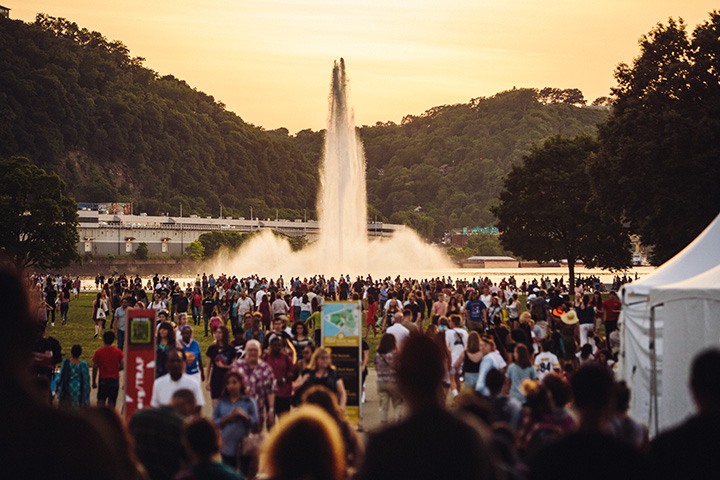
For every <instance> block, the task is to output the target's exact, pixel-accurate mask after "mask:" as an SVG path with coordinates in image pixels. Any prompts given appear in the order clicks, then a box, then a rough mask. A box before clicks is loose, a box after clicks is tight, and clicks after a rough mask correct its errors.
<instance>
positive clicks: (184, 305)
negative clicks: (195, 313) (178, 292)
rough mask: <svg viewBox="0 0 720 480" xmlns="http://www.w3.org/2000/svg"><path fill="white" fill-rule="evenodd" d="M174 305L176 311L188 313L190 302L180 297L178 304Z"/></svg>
mask: <svg viewBox="0 0 720 480" xmlns="http://www.w3.org/2000/svg"><path fill="white" fill-rule="evenodd" d="M173 305H176V309H175V311H177V312H178V313H187V310H188V305H190V301H189V300H188V298H187V297H185V296H183V297H178V299H177V302H176V303H174V304H173Z"/></svg>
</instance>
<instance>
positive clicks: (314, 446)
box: [260, 405, 346, 480]
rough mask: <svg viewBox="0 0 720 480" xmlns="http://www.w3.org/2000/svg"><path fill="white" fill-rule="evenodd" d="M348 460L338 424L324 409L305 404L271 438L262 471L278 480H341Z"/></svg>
mask: <svg viewBox="0 0 720 480" xmlns="http://www.w3.org/2000/svg"><path fill="white" fill-rule="evenodd" d="M318 452H322V453H323V454H322V455H318ZM345 458H346V457H345V448H344V442H343V439H342V436H341V434H340V429H339V428H338V426H337V422H336V421H335V420H334V419H333V418H332V417H331V416H330V415H329V414H328V413H326V412H325V411H324V410H323V409H322V408H320V407H318V406H315V405H303V406H301V407H300V408H298V409H296V410H293V411H291V412H290V413H288V414H286V415H285V416H284V417H283V421H282V422H281V423H278V424H276V426H275V428H273V429H272V431H271V432H270V434H269V435H268V437H267V439H266V440H265V442H264V444H263V448H262V452H261V454H260V471H261V472H262V473H263V474H264V475H267V476H268V477H269V478H277V479H280V478H297V479H303V478H312V479H315V480H342V479H344V478H346V477H345V465H346V463H345Z"/></svg>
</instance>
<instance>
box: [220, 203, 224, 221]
mask: <svg viewBox="0 0 720 480" xmlns="http://www.w3.org/2000/svg"><path fill="white" fill-rule="evenodd" d="M220 218H221V219H222V218H223V216H222V203H221V204H220Z"/></svg>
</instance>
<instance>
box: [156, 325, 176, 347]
mask: <svg viewBox="0 0 720 480" xmlns="http://www.w3.org/2000/svg"><path fill="white" fill-rule="evenodd" d="M157 333H158V342H159V341H161V340H166V341H167V342H170V343H172V342H174V341H175V329H174V328H173V326H172V323H170V322H162V323H161V324H160V325H159V326H158V332H157Z"/></svg>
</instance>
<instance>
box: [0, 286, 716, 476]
mask: <svg viewBox="0 0 720 480" xmlns="http://www.w3.org/2000/svg"><path fill="white" fill-rule="evenodd" d="M6 277H7V278H5V279H4V281H5V282H8V283H12V282H13V281H17V280H16V279H15V277H13V276H12V275H11V274H6ZM103 280H104V279H103ZM524 283H525V285H523V284H521V285H517V282H515V280H514V279H513V278H512V277H511V278H509V279H507V280H505V279H503V280H502V281H501V282H498V283H497V284H495V283H493V282H491V281H490V280H489V279H478V280H471V281H467V280H452V279H449V278H436V279H428V280H420V281H416V280H412V279H401V278H400V277H398V278H395V279H391V278H386V279H382V280H373V279H372V278H370V277H365V278H360V277H358V278H356V279H355V280H354V281H351V280H350V278H348V277H347V276H340V277H339V278H338V279H337V280H336V279H335V278H333V277H330V278H328V279H326V278H325V277H322V276H315V277H311V278H307V279H302V280H301V279H299V278H291V279H290V280H289V281H287V282H286V281H285V280H284V279H283V278H282V277H279V278H278V279H263V278H258V277H256V276H253V277H248V278H236V277H230V276H226V275H220V276H219V277H218V278H215V277H214V276H213V275H210V276H205V275H202V276H200V275H198V278H197V279H196V281H195V282H191V284H190V285H179V284H178V283H176V282H174V281H173V280H171V279H169V278H167V277H159V276H156V277H155V278H153V279H151V280H150V281H149V282H147V283H144V282H143V280H142V279H141V278H140V277H135V278H131V277H126V276H124V275H121V276H113V277H110V278H109V279H108V281H106V282H105V283H102V282H98V289H99V293H98V295H97V298H96V300H95V302H94V304H93V320H96V321H102V322H105V321H106V319H107V320H109V321H110V324H111V325H113V328H111V329H110V330H107V331H106V330H104V328H102V327H103V325H102V324H101V325H100V328H99V329H98V330H96V333H97V334H100V335H101V336H102V338H103V344H104V345H103V347H101V348H100V349H98V351H97V352H95V354H94V356H93V367H92V375H91V378H92V379H91V380H90V376H89V375H88V367H87V364H86V363H85V362H84V361H82V360H80V359H79V358H80V355H81V353H82V352H81V351H80V352H78V351H77V349H76V348H75V347H73V349H72V352H71V357H70V358H68V359H66V360H64V361H63V367H62V368H61V370H60V371H61V374H60V377H61V378H62V379H63V380H62V382H63V386H62V387H60V390H58V392H60V391H62V392H63V394H62V395H61V396H59V402H58V403H59V404H60V405H61V406H62V407H63V408H61V409H60V410H59V411H58V417H57V420H56V421H57V422H60V420H61V419H67V418H69V417H67V416H69V415H73V413H72V412H74V411H77V409H79V408H85V409H87V408H88V407H87V406H88V405H89V403H90V402H89V400H88V396H89V393H88V392H89V388H88V385H89V384H90V382H92V386H93V387H96V386H97V405H98V406H103V407H104V408H106V409H107V410H103V411H102V412H103V413H94V414H92V415H90V416H89V418H91V420H90V421H88V425H86V427H87V429H89V430H87V431H90V430H92V432H91V433H88V438H89V439H93V438H96V436H97V434H98V430H97V429H98V426H101V427H102V428H101V429H100V431H102V432H103V435H101V437H103V442H102V444H99V445H84V448H85V449H86V450H85V451H87V452H89V451H90V450H91V447H92V448H94V449H95V450H99V449H100V448H101V447H103V448H104V447H107V448H108V449H109V451H111V452H113V454H115V455H117V452H118V451H124V450H118V447H119V446H120V445H121V444H122V443H123V442H126V443H127V444H130V445H134V448H133V449H131V450H129V454H128V456H127V457H123V458H122V459H118V458H116V459H114V460H113V461H112V462H108V463H107V464H105V465H95V464H93V465H87V466H83V467H82V468H86V467H87V468H95V467H97V468H101V467H103V466H104V467H105V468H106V469H109V468H111V467H112V468H113V469H114V470H113V472H109V471H107V470H106V471H105V475H104V476H107V477H109V478H113V477H112V474H115V473H118V472H120V471H122V472H124V473H125V475H126V476H125V478H128V476H127V475H128V474H129V472H131V478H152V479H155V478H238V477H240V478H242V477H243V476H244V477H246V478H253V477H255V476H257V478H333V479H335V478H337V479H340V478H352V477H356V478H367V479H374V478H518V479H522V478H530V479H532V478H570V477H571V476H572V477H581V478H613V477H617V478H625V477H629V476H630V475H632V476H640V477H641V478H650V475H653V476H655V477H659V478H670V476H668V472H671V471H672V472H678V471H679V470H681V469H682V468H687V469H690V471H694V472H702V471H703V470H702V468H705V467H706V466H707V468H711V467H712V468H714V467H717V459H715V458H714V456H713V455H708V456H706V457H704V456H702V455H701V453H702V452H707V451H708V446H707V445H708V443H707V442H710V444H711V445H717V444H718V443H717V441H718V434H719V433H718V432H720V429H719V428H718V427H720V422H719V420H718V418H719V417H720V393H719V392H718V387H717V382H716V380H717V378H720V377H718V376H717V375H718V374H719V373H720V372H719V371H718V369H720V352H718V351H715V350H713V351H709V352H706V353H704V354H703V355H701V356H700V357H698V358H697V359H696V361H695V364H694V366H693V372H692V378H691V387H692V393H693V397H694V399H695V401H696V404H697V406H698V417H697V418H696V419H693V420H691V422H689V423H688V424H686V425H684V426H682V427H679V428H678V429H677V430H676V431H673V432H668V433H665V434H662V435H660V436H659V437H658V438H657V439H655V440H654V441H653V442H652V443H651V442H650V441H649V439H648V436H647V429H646V428H645V427H644V426H643V425H642V424H641V423H639V422H638V421H636V420H635V419H632V418H630V417H629V416H628V414H627V410H628V404H629V398H630V397H629V396H630V389H629V388H628V386H627V385H625V384H624V383H622V382H616V381H615V380H614V366H615V362H616V361H617V353H618V350H619V337H618V333H617V321H618V316H619V312H620V302H619V300H618V298H617V295H616V294H615V293H614V292H610V293H609V294H606V295H605V296H603V294H602V293H601V291H600V290H599V289H598V290H595V291H593V290H594V289H595V286H596V284H595V282H594V279H582V281H581V282H580V283H579V284H578V285H576V286H575V288H573V289H572V292H570V291H569V289H568V288H567V287H566V286H565V285H564V282H563V281H562V279H560V280H557V281H554V282H550V281H549V279H541V280H540V281H538V282H535V281H533V282H524ZM38 285H39V286H38ZM49 285H50V282H49V281H48V280H46V279H42V278H33V279H32V281H31V286H34V288H35V291H37V292H41V295H38V296H37V297H40V298H39V299H38V298H36V297H33V296H32V295H31V296H30V297H29V299H30V300H35V301H36V303H37V304H38V309H37V311H38V315H32V314H31V312H32V311H33V310H32V309H30V308H29V307H28V305H29V304H28V302H29V300H28V299H25V302H26V303H25V304H23V303H22V302H20V303H18V304H17V306H16V310H15V311H14V313H13V315H15V316H17V317H19V318H22V317H23V316H26V317H27V321H28V323H29V324H33V322H34V323H35V324H36V325H39V326H40V329H39V330H40V331H45V329H44V326H45V325H46V324H47V322H48V321H49V317H48V315H49V314H48V311H47V308H46V306H45V304H46V303H47V301H46V295H47V294H46V293H45V292H46V291H47V287H48V286H49ZM51 287H52V288H55V287H54V286H51ZM148 287H149V288H148ZM12 288H15V289H16V290H17V289H20V288H21V287H20V286H13V287H12ZM12 288H10V289H9V291H12ZM2 291H3V292H6V291H8V290H5V289H3V290H2ZM523 291H525V292H526V294H527V298H523V300H524V301H523V305H518V302H519V298H520V297H521V296H523V297H524V295H523ZM570 293H572V294H573V295H572V296H570ZM116 297H117V298H116ZM350 299H354V300H356V301H359V302H361V303H362V305H363V312H364V319H365V326H366V328H365V329H364V334H365V336H370V335H375V336H379V337H380V340H379V344H378V347H377V351H376V353H375V357H374V364H375V369H376V372H377V393H378V400H379V402H378V403H379V408H380V421H381V423H383V424H384V427H383V428H382V429H380V430H378V431H376V432H372V433H371V434H370V435H369V438H368V439H367V442H362V441H361V439H360V438H359V437H358V434H357V433H356V432H355V430H354V428H353V427H352V426H351V425H350V424H349V423H348V422H347V421H346V420H345V419H344V415H343V414H344V407H345V402H346V400H347V395H346V392H345V388H344V385H343V381H342V378H340V376H339V375H338V373H337V371H336V369H335V368H334V367H333V365H332V357H331V352H330V351H329V350H328V349H326V348H323V347H321V346H319V342H318V339H317V338H316V337H315V335H313V332H317V329H315V328H314V327H315V326H316V324H317V323H318V319H319V316H320V312H321V309H322V304H323V302H324V301H328V300H350ZM116 304H117V305H118V306H117V307H115V305H116ZM138 307H146V308H153V309H156V310H157V312H158V320H159V321H158V326H157V353H156V363H157V369H156V380H155V385H154V388H153V397H152V400H151V405H152V408H147V409H144V410H141V411H139V412H138V413H137V414H135V416H133V418H132V419H131V420H130V422H129V423H128V425H123V424H122V422H120V421H119V420H118V419H117V418H115V417H113V415H114V413H112V412H113V410H110V409H112V408H114V405H115V401H116V398H117V395H118V379H119V375H120V369H121V368H122V356H123V351H122V348H118V347H121V346H122V343H121V342H122V340H121V336H120V335H119V334H118V333H119V332H123V333H124V330H125V325H126V315H127V309H130V308H138ZM24 309H26V310H24ZM98 310H102V311H103V312H104V313H105V316H104V317H103V318H102V319H101V320H98V319H97V311H98ZM123 310H124V311H123ZM6 314H7V312H6ZM36 317H37V320H36V319H35V318H36ZM8 318H10V317H8ZM120 326H122V328H119V327H120ZM14 328H16V329H18V332H17V333H18V334H25V335H30V333H31V332H30V330H27V329H26V331H21V330H20V328H21V326H20V325H17V326H15V327H14ZM196 330H197V331H198V334H200V332H206V333H205V334H206V335H208V336H212V338H213V340H214V342H213V344H212V345H211V346H210V347H209V348H208V349H207V351H206V352H204V355H203V354H202V352H201V351H200V348H199V345H198V344H197V341H196V340H195V339H193V334H194V332H195V331H196ZM231 337H232V340H231ZM116 339H117V341H118V347H115V346H114V345H113V344H114V342H115V341H116ZM34 342H35V344H34V347H35V348H34V351H35V359H34V362H33V371H34V373H35V374H36V375H35V376H34V377H31V378H33V379H34V381H35V384H41V385H42V386H43V387H42V389H41V390H40V391H42V392H47V388H48V384H49V382H50V380H51V378H50V377H48V376H47V372H48V370H47V364H48V362H52V361H53V357H54V356H55V353H56V352H55V349H54V345H52V342H50V341H49V340H48V337H47V334H46V333H45V334H44V335H42V338H38V339H36V340H34ZM20 345H22V342H21V343H20ZM38 345H39V346H38ZM77 347H79V346H77ZM18 348H19V347H18V346H15V347H13V348H12V349H9V351H7V352H3V353H4V354H7V355H11V354H13V353H16V354H17V355H19V354H20V353H21V352H20V350H18ZM31 350H32V348H31ZM8 358H10V357H8ZM203 358H205V359H206V363H205V364H204V363H203ZM364 363H365V364H366V363H367V358H365V359H364ZM83 364H84V366H83ZM8 365H9V364H8ZM14 368H15V369H16V373H18V372H24V371H25V370H24V369H23V368H21V366H19V365H14ZM62 372H66V373H64V374H63V373H62ZM63 375H64V376H63ZM24 380H27V378H25V379H24ZM18 382H19V380H18ZM20 383H23V382H19V383H18V385H20ZM13 385H14V384H13ZM203 388H205V389H207V390H208V391H209V392H210V395H209V396H210V399H211V401H212V407H213V408H212V415H211V417H210V418H203V416H202V406H203V405H204V402H205V399H204V398H205V395H204V394H203V391H202V389H203ZM11 391H12V392H14V390H11ZM36 391H37V389H36ZM68 392H69V393H68ZM15 393H16V395H18V396H19V397H21V396H22V395H29V394H28V393H27V392H26V391H25V390H23V389H22V388H19V387H18V388H17V392H15ZM41 398H42V399H43V401H44V402H45V404H49V403H50V400H49V397H48V395H47V393H44V394H43V395H42V397H41ZM36 408H37V409H41V408H45V407H41V406H40V404H38V405H37V407H36ZM96 408H98V407H96ZM38 411H39V410H38ZM42 412H44V414H45V415H47V414H48V412H47V411H46V410H42ZM110 424H112V428H110V427H109V426H110ZM111 431H112V432H115V433H116V434H114V435H110V434H109V433H108V432H111ZM693 436H695V437H693ZM105 437H112V438H105ZM52 438H54V437H51V439H49V440H48V441H52ZM88 441H90V440H88ZM681 442H682V443H681ZM713 442H715V443H713ZM693 446H697V450H693ZM672 448H677V449H679V450H680V451H683V452H689V451H691V450H692V453H689V454H688V455H690V457H689V458H692V464H691V463H690V462H689V461H688V462H679V463H677V464H676V463H673V462H670V461H669V460H668V458H667V457H668V456H669V452H670V451H671V450H672ZM105 453H107V452H99V453H98V452H95V454H100V455H102V454H105ZM120 456H122V455H120ZM53 458H55V457H53ZM64 461H66V462H67V461H68V460H67V459H64ZM686 464H687V465H686ZM36 467H37V466H36ZM74 468H78V469H79V468H81V467H80V466H77V465H75V466H74ZM711 471H715V470H707V472H711ZM705 476H707V475H705ZM700 477H701V478H702V477H703V475H700ZM80 478H82V475H80ZM88 478H90V477H88ZM95 478H96V477H95Z"/></svg>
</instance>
